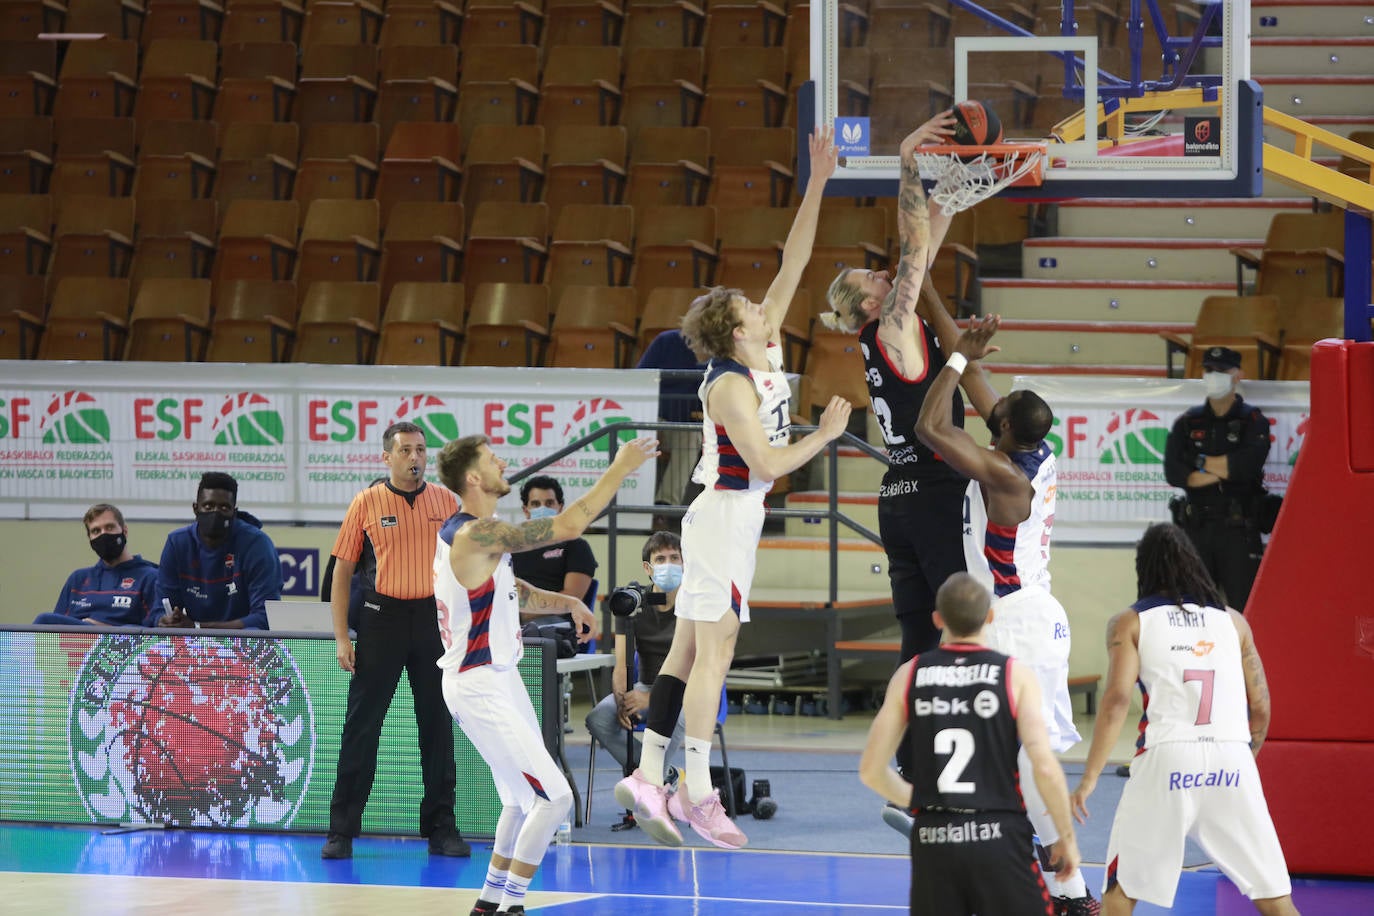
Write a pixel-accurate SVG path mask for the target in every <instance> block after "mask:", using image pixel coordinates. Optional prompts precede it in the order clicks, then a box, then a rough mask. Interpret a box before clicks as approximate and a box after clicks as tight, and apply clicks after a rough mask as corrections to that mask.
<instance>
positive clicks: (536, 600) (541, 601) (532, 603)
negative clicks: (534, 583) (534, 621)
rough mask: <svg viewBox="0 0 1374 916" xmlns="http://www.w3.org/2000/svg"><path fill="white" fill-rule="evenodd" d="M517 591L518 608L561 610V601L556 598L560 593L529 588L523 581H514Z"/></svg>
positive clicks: (527, 609) (525, 609)
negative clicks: (553, 593) (552, 593)
mask: <svg viewBox="0 0 1374 916" xmlns="http://www.w3.org/2000/svg"><path fill="white" fill-rule="evenodd" d="M516 589H517V591H518V592H519V601H520V610H522V611H562V610H564V608H563V602H562V601H559V600H557V599H559V598H561V597H562V596H561V595H551V594H548V593H547V592H541V591H537V590H536V589H533V588H530V587H529V586H528V585H526V584H524V583H523V582H517V583H516Z"/></svg>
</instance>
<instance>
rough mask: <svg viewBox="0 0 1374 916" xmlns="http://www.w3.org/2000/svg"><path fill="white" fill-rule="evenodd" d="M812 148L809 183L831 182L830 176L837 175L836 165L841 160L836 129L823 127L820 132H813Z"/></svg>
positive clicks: (811, 138)
mask: <svg viewBox="0 0 1374 916" xmlns="http://www.w3.org/2000/svg"><path fill="white" fill-rule="evenodd" d="M810 146H811V177H810V178H809V179H807V180H808V181H819V182H821V183H822V184H824V183H825V182H827V181H829V180H830V176H831V175H834V174H835V165H836V164H837V163H838V162H839V160H840V154H839V153H838V152H837V151H836V149H835V128H833V127H823V128H821V129H820V130H813V131H812V132H811V137H810Z"/></svg>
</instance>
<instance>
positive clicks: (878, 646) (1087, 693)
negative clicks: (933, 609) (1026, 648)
mask: <svg viewBox="0 0 1374 916" xmlns="http://www.w3.org/2000/svg"><path fill="white" fill-rule="evenodd" d="M835 652H837V653H838V654H839V655H841V656H845V655H849V656H858V657H863V656H868V657H872V656H874V655H891V656H894V657H895V656H898V655H900V654H901V652H902V644H901V643H900V642H898V641H897V640H895V639H848V640H841V641H839V642H836V643H835ZM1101 680H1102V675H1100V674H1082V675H1079V676H1078V677H1071V678H1069V694H1070V696H1072V695H1073V694H1076V693H1081V694H1083V695H1084V697H1086V704H1087V713H1088V715H1090V716H1091V715H1095V714H1096V713H1097V684H1098V682H1099V681H1101Z"/></svg>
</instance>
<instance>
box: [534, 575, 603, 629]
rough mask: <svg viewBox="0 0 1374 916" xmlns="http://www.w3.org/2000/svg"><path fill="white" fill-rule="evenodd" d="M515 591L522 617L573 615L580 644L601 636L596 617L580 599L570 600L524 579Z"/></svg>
mask: <svg viewBox="0 0 1374 916" xmlns="http://www.w3.org/2000/svg"><path fill="white" fill-rule="evenodd" d="M515 590H516V596H517V598H518V600H519V602H520V616H521V617H528V618H535V617H548V616H550V615H552V614H571V615H572V619H573V627H574V628H575V629H576V631H577V634H578V640H579V641H580V642H586V641H587V640H589V639H594V638H595V637H596V636H598V635H599V632H598V631H599V629H600V626H599V624H598V623H597V620H596V615H595V614H593V613H592V612H591V611H590V610H588V608H587V606H586V605H585V604H583V603H582V602H581V601H579V600H578V599H576V598H570V597H569V596H567V595H564V594H560V593H559V592H551V591H548V590H546V589H542V588H537V587H535V586H533V585H530V584H529V583H528V582H526V581H525V580H524V579H516V580H515Z"/></svg>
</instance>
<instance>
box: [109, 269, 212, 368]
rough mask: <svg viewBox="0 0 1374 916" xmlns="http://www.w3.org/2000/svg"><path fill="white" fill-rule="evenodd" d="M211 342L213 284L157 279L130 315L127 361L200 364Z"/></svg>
mask: <svg viewBox="0 0 1374 916" xmlns="http://www.w3.org/2000/svg"><path fill="white" fill-rule="evenodd" d="M209 340H210V281H209V280H194V279H192V280H188V279H167V278H162V277H158V278H154V279H149V280H147V281H145V282H144V283H143V286H142V288H141V289H140V290H139V292H138V293H137V295H136V296H135V297H134V307H133V311H132V312H131V313H130V315H129V336H128V343H127V344H126V345H125V349H124V359H126V360H143V361H159V362H188V363H189V362H200V361H202V360H203V359H204V358H205V348H206V344H208V343H209Z"/></svg>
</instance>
